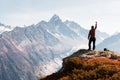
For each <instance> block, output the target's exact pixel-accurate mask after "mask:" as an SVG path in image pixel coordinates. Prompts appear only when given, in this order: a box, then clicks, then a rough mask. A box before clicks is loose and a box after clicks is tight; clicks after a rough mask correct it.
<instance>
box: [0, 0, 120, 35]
mask: <svg viewBox="0 0 120 80" xmlns="http://www.w3.org/2000/svg"><path fill="white" fill-rule="evenodd" d="M54 14H56V15H58V16H59V17H60V18H61V19H62V21H65V20H70V21H74V22H76V23H78V24H79V25H81V27H83V28H85V29H90V28H91V26H92V25H94V24H95V21H97V22H98V30H100V31H102V32H106V33H108V34H110V35H112V34H114V33H116V32H120V22H119V21H120V0H0V22H1V23H3V24H7V25H11V26H24V25H27V26H28V25H32V24H37V23H38V22H40V21H41V20H45V21H49V19H50V18H51V17H52V16H53V15H54Z"/></svg>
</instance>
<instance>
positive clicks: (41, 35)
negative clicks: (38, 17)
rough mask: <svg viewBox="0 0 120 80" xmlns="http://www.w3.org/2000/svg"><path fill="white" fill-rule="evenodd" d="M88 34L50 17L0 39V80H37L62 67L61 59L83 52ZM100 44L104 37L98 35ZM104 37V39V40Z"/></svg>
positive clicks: (79, 27) (76, 26) (79, 28)
mask: <svg viewBox="0 0 120 80" xmlns="http://www.w3.org/2000/svg"><path fill="white" fill-rule="evenodd" d="M87 34H88V30H86V29H84V28H82V27H81V26H80V25H78V24H77V23H75V22H73V21H68V20H67V21H65V22H63V21H62V20H61V19H60V18H59V16H57V15H54V16H53V17H52V18H51V19H50V20H49V21H48V22H46V21H41V22H39V23H38V24H36V25H30V26H28V27H16V28H14V29H13V30H12V31H7V32H4V33H2V34H1V35H0V67H1V69H0V72H1V73H0V76H1V77H0V80H37V78H38V77H42V76H45V75H48V74H51V73H53V72H55V71H57V70H58V69H60V67H61V66H62V58H64V57H66V56H68V55H70V54H71V53H73V52H74V51H76V50H78V49H80V48H87V47H86V46H87V43H88V40H87ZM99 34H102V35H99V36H97V37H98V39H99V41H102V40H103V39H104V38H106V37H107V36H108V35H107V34H105V33H102V32H99ZM106 35H107V36H106Z"/></svg>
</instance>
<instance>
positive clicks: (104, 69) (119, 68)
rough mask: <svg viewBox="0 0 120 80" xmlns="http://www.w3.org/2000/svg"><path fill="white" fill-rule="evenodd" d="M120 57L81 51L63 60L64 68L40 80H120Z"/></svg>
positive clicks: (102, 52) (107, 52) (110, 52)
mask: <svg viewBox="0 0 120 80" xmlns="http://www.w3.org/2000/svg"><path fill="white" fill-rule="evenodd" d="M119 76H120V55H119V54H117V53H115V52H112V51H99V50H95V51H89V50H85V49H81V50H79V51H77V52H75V53H73V54H72V55H70V56H68V57H66V58H64V59H63V66H62V68H61V69H60V70H59V71H58V72H56V73H53V74H51V75H49V76H46V77H44V78H41V79H39V80H120V77H119Z"/></svg>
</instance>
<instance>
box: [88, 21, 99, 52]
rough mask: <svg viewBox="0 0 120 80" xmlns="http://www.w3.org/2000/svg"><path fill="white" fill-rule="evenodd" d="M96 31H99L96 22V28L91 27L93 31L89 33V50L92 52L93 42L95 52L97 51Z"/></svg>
mask: <svg viewBox="0 0 120 80" xmlns="http://www.w3.org/2000/svg"><path fill="white" fill-rule="evenodd" d="M96 29H97V22H95V27H94V26H91V30H90V31H89V34H88V40H89V43H88V46H89V48H88V50H91V43H92V42H93V50H95V42H96V37H95V32H96Z"/></svg>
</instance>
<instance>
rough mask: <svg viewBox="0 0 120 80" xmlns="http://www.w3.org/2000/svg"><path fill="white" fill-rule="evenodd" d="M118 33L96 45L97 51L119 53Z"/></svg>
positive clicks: (119, 38) (119, 35)
mask: <svg viewBox="0 0 120 80" xmlns="http://www.w3.org/2000/svg"><path fill="white" fill-rule="evenodd" d="M119 46H120V33H118V34H115V35H113V36H110V37H108V38H106V39H105V40H103V41H102V42H101V43H100V44H98V45H97V49H103V48H108V49H110V50H112V51H116V52H120V48H119Z"/></svg>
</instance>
